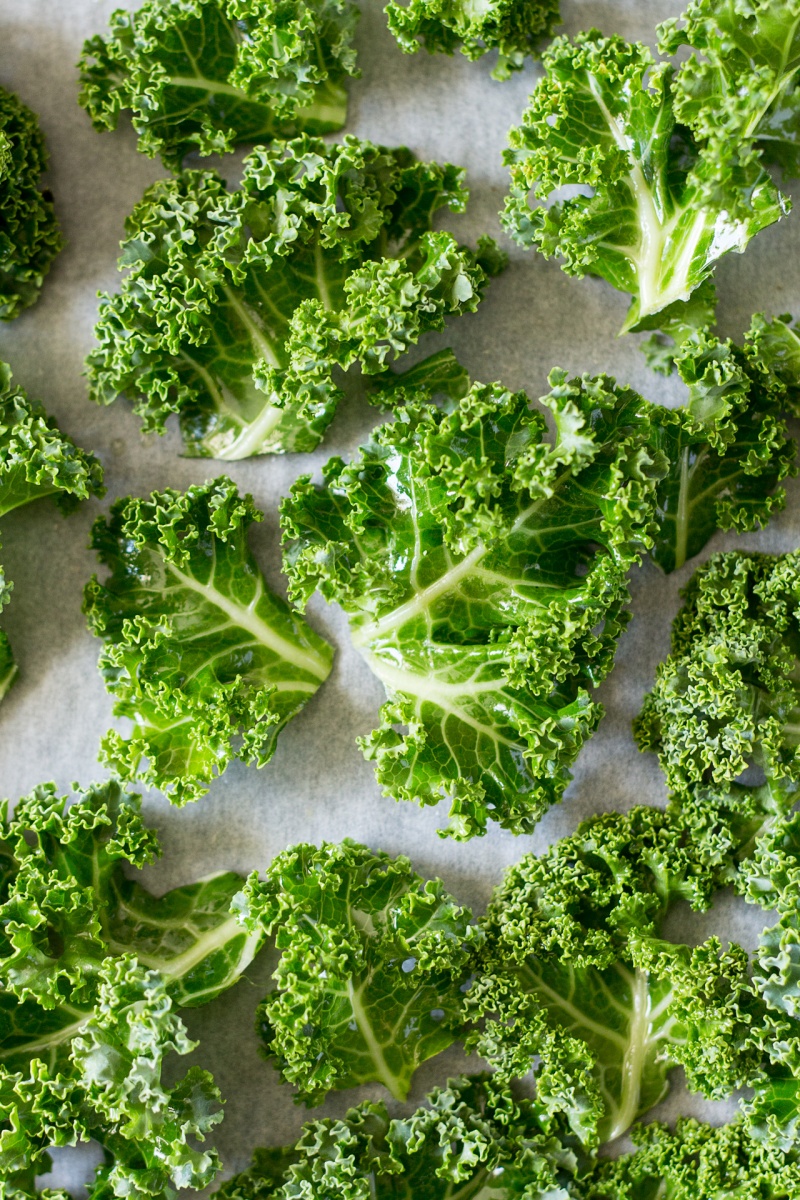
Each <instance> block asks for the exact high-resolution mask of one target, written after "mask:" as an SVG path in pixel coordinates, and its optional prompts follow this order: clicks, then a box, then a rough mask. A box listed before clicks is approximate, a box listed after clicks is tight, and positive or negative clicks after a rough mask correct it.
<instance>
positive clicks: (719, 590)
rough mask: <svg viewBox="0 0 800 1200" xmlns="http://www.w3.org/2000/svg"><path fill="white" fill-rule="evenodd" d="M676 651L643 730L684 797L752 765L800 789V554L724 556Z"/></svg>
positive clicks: (675, 640)
mask: <svg viewBox="0 0 800 1200" xmlns="http://www.w3.org/2000/svg"><path fill="white" fill-rule="evenodd" d="M683 595H684V598H685V603H684V607H683V608H682V609H681V611H680V612H679V614H678V616H677V617H676V619H675V622H674V624H673V630H672V652H671V654H670V655H669V657H668V658H667V659H666V660H665V661H664V662H663V663H661V664H660V665H659V667H658V669H657V671H656V681H655V686H654V687H653V690H652V691H651V692H650V693H649V694H648V695H647V696H646V697H645V700H644V704H643V706H642V711H641V713H640V715H639V716H638V717H637V719H636V721H635V723H634V730H635V734H636V740H637V742H638V744H639V748H640V750H653V751H655V752H656V753H657V754H658V756H659V761H660V763H661V766H662V769H663V770H664V772H665V774H666V776H667V783H668V785H669V787H670V788H671V789H672V790H673V791H674V792H676V793H678V792H680V793H682V792H685V791H687V790H690V789H692V788H694V787H696V786H697V785H698V784H710V783H714V784H719V785H727V784H729V783H731V782H732V781H733V780H735V779H736V778H737V777H738V776H739V775H741V774H742V772H743V771H745V770H746V768H747V767H748V766H756V767H759V768H761V770H762V771H763V772H764V774H765V776H766V778H767V780H769V781H772V782H774V783H775V784H776V785H777V786H779V787H781V786H784V787H786V786H788V787H790V788H795V789H796V787H797V784H798V783H800V750H798V746H800V682H799V681H798V680H799V677H800V671H799V670H798V660H799V659H800V625H798V616H797V613H798V600H800V554H797V553H793V554H785V555H768V554H745V553H741V552H731V553H727V554H716V555H714V556H713V557H712V558H711V559H709V561H708V562H707V563H704V564H703V566H701V567H699V568H698V570H697V571H696V572H695V574H694V575H693V576H692V578H691V580H690V581H689V584H688V585H687V587H686V589H685V590H684V592H683Z"/></svg>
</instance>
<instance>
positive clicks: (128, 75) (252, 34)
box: [78, 0, 358, 170]
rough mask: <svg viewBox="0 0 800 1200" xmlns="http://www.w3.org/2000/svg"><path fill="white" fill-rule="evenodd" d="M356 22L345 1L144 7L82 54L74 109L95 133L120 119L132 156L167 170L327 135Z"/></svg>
mask: <svg viewBox="0 0 800 1200" xmlns="http://www.w3.org/2000/svg"><path fill="white" fill-rule="evenodd" d="M357 19H358V10H357V8H356V6H355V4H353V3H352V2H351V0H145V3H144V4H142V5H141V6H140V7H139V8H138V9H137V11H136V12H134V13H127V12H125V11H124V9H117V11H116V12H114V13H113V14H112V17H111V30H110V35H109V37H108V38H103V37H100V36H96V37H93V38H90V39H89V40H88V41H87V42H86V43H85V44H84V47H83V53H82V55H81V59H80V62H79V64H78V66H79V68H80V71H81V93H80V103H81V104H82V105H83V107H84V108H85V109H86V110H87V112H88V113H89V116H90V117H91V119H92V123H93V125H94V127H95V129H98V130H101V131H102V130H105V129H116V127H117V123H118V121H119V117H120V114H121V113H122V112H125V111H129V112H130V113H131V118H132V121H133V127H134V129H135V130H136V132H137V133H138V135H139V149H140V150H142V151H143V152H144V153H145V154H149V155H150V156H151V157H155V155H157V154H160V155H161V157H162V159H163V161H164V164H165V165H166V166H167V167H170V168H172V169H174V170H179V169H180V167H181V163H182V161H183V159H184V158H185V156H186V155H187V154H188V153H190V152H191V151H196V152H198V153H199V154H203V155H207V154H219V153H223V152H225V151H226V150H232V149H233V148H234V147H235V146H237V145H240V144H241V143H243V142H250V143H253V142H260V143H262V142H268V141H270V140H272V139H273V138H276V137H291V136H293V135H294V134H296V133H300V132H303V131H306V132H308V133H311V134H322V133H331V132H333V131H335V130H337V129H341V127H342V126H343V125H344V123H345V119H346V117H347V91H346V88H345V84H346V81H347V77H348V76H352V75H355V74H357V71H356V66H355V49H354V47H353V45H352V41H353V33H354V30H355V26H356V22H357Z"/></svg>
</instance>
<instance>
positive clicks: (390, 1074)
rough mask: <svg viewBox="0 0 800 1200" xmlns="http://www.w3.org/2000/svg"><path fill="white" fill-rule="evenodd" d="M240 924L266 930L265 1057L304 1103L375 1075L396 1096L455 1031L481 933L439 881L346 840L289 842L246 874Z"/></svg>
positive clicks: (261, 1012) (262, 1021) (261, 1019)
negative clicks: (275, 958)
mask: <svg viewBox="0 0 800 1200" xmlns="http://www.w3.org/2000/svg"><path fill="white" fill-rule="evenodd" d="M240 919H241V921H242V923H243V925H244V926H245V928H246V929H247V930H248V931H249V932H250V933H251V934H252V935H258V934H259V933H260V932H262V931H263V933H266V934H269V933H272V932H274V933H275V940H276V945H277V947H278V949H279V950H280V951H281V958H280V962H279V964H278V967H277V970H276V971H275V974H274V976H273V978H274V979H275V982H276V987H275V989H274V990H273V991H272V992H271V993H270V994H269V995H268V996H267V998H266V1000H265V1001H264V1002H263V1004H262V1006H261V1008H260V1010H259V1021H258V1024H259V1028H260V1031H261V1035H262V1038H263V1040H264V1044H265V1047H266V1052H267V1054H268V1055H269V1056H270V1057H271V1058H273V1059H274V1060H275V1062H276V1065H277V1067H278V1069H279V1071H280V1073H281V1075H282V1076H283V1078H284V1079H286V1080H287V1081H288V1082H290V1083H294V1084H295V1085H296V1086H297V1091H298V1096H299V1097H300V1099H302V1100H304V1101H305V1102H306V1103H308V1104H316V1103H319V1101H321V1100H322V1099H323V1097H324V1096H325V1094H326V1093H327V1092H328V1091H330V1090H331V1089H332V1088H336V1089H340V1088H349V1087H355V1086H356V1085H358V1084H362V1083H368V1082H370V1081H373V1080H374V1081H377V1082H380V1083H382V1084H384V1086H385V1087H386V1088H387V1089H388V1090H389V1092H390V1093H391V1094H392V1095H393V1096H395V1097H397V1098H398V1099H405V1097H406V1095H407V1093H408V1089H409V1085H410V1083H411V1077H412V1075H413V1074H414V1072H415V1070H416V1069H417V1067H418V1066H419V1065H420V1063H422V1062H425V1060H426V1059H428V1058H431V1057H432V1056H433V1055H435V1054H439V1053H440V1052H441V1051H442V1050H444V1049H446V1047H447V1046H449V1045H450V1044H451V1043H452V1042H453V1041H455V1039H456V1038H457V1037H458V1036H459V1033H460V1025H461V1008H462V1001H463V988H464V985H465V984H466V981H467V979H468V976H469V973H470V966H471V963H472V959H473V957H474V952H475V948H476V946H478V945H479V944H480V940H481V935H480V934H479V931H478V930H477V928H476V927H475V926H474V925H473V924H471V919H472V915H471V913H470V911H469V909H466V908H461V907H459V906H458V905H457V904H456V902H455V900H454V899H453V898H452V896H450V895H449V894H448V893H447V892H446V891H445V889H444V885H443V884H442V882H441V880H438V879H433V880H423V879H422V878H421V877H420V876H419V875H418V874H417V873H416V872H415V871H414V870H413V869H412V867H411V864H410V863H409V861H408V859H407V858H403V857H401V858H396V859H393V858H391V857H390V856H389V855H387V854H382V853H373V852H372V851H371V850H368V849H367V847H366V846H361V845H359V844H358V843H356V842H353V841H350V840H349V839H348V840H345V841H344V842H342V843H341V844H340V845H330V844H327V843H326V844H323V845H322V846H321V847H317V846H309V845H300V846H293V847H291V848H290V849H288V850H285V851H283V853H281V854H279V855H278V856H277V857H276V858H275V859H274V860H273V862H272V864H271V865H270V867H269V869H268V871H267V874H266V878H265V879H263V880H262V879H259V878H258V876H257V875H256V874H253V875H252V876H251V877H250V879H249V880H248V881H247V885H246V887H245V891H244V897H243V899H242V901H241V906H240Z"/></svg>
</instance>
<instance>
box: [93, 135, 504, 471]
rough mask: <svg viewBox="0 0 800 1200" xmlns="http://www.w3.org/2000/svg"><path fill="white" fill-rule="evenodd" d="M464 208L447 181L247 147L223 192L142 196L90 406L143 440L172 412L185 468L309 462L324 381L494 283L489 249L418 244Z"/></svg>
mask: <svg viewBox="0 0 800 1200" xmlns="http://www.w3.org/2000/svg"><path fill="white" fill-rule="evenodd" d="M466 199H467V193H466V191H465V189H464V172H463V171H462V170H460V169H459V168H457V167H454V166H450V165H448V164H445V165H441V164H438V163H421V162H417V161H416V160H415V158H414V156H413V155H412V154H411V153H410V152H409V151H408V150H405V149H397V150H388V149H385V148H384V147H379V146H373V145H372V144H371V143H369V142H363V141H359V140H358V139H357V138H353V137H347V138H345V139H344V141H343V142H342V143H340V144H337V145H327V144H326V143H325V142H322V141H320V140H319V139H313V138H308V137H301V138H298V139H296V140H295V141H292V142H289V143H285V144H280V145H277V146H273V147H272V148H270V149H263V148H258V149H256V150H255V151H254V152H253V153H252V154H251V155H250V156H249V157H248V158H247V159H246V161H245V165H244V175H243V179H242V183H241V185H240V187H239V188H237V189H236V190H235V191H232V192H229V191H227V189H226V186H225V183H224V181H223V180H222V179H221V178H220V176H219V175H217V174H216V173H215V172H212V171H187V172H184V173H183V174H182V175H181V176H180V178H178V179H169V180H159V182H157V183H155V184H154V185H153V186H152V187H151V188H149V189H148V190H147V192H146V193H145V196H144V198H143V199H142V201H141V202H140V203H139V204H138V205H137V207H136V208H135V209H134V212H133V213H132V215H131V216H130V217H129V219H128V221H127V224H126V232H127V237H126V241H125V242H124V243H123V256H122V259H121V260H120V266H121V267H122V268H125V269H127V270H128V274H127V275H126V276H125V278H124V280H123V283H122V287H121V290H120V291H119V292H118V293H117V294H116V295H114V296H105V297H104V298H103V299H102V301H101V305H100V318H99V321H98V324H97V327H96V334H97V338H98V341H99V343H100V344H99V346H98V348H97V349H96V350H95V351H94V352H93V353H92V354H91V355H90V356H89V360H88V373H89V379H90V386H91V392H92V395H93V398H94V399H95V400H97V401H98V402H99V403H103V404H110V403H111V402H112V401H113V400H115V399H116V398H117V397H118V396H120V395H125V396H127V397H129V398H130V399H131V400H132V401H133V403H134V408H135V410H136V412H137V413H138V414H139V415H140V416H141V418H142V423H143V427H144V428H145V429H146V430H157V431H159V432H163V429H164V424H165V422H166V420H167V418H168V417H169V416H170V415H171V414H172V413H178V414H179V416H180V422H181V430H182V433H183V438H184V442H185V446H186V452H187V453H188V454H190V455H192V456H197V457H212V458H222V459H226V460H232V459H240V458H246V457H247V456H249V455H252V454H268V453H277V454H280V453H285V452H289V451H292V452H293V451H305V450H313V449H314V447H315V446H317V445H318V443H319V442H320V440H321V439H322V437H323V435H324V433H325V430H326V428H327V427H328V425H329V423H330V421H331V419H332V418H333V415H334V412H335V410H336V406H337V404H338V403H339V400H340V399H341V397H342V390H341V387H340V385H339V379H338V377H339V375H340V371H341V370H347V369H348V368H349V367H351V366H353V365H354V364H355V363H359V364H360V365H361V368H362V370H363V371H364V372H365V374H367V375H370V376H374V375H380V374H381V373H382V372H384V371H386V370H387V369H388V366H389V363H390V362H391V360H392V359H394V358H396V357H397V356H398V355H400V354H402V353H403V352H404V351H405V350H407V349H408V348H409V347H410V346H412V345H415V344H416V342H417V341H418V340H419V338H420V337H421V336H422V334H423V333H425V332H428V331H430V330H435V329H442V328H443V326H444V321H445V318H446V317H447V316H448V315H450V314H454V313H463V312H473V311H474V310H475V309H476V308H477V307H478V304H479V302H480V299H481V296H482V293H483V291H484V288H485V285H486V282H487V278H488V276H489V275H491V274H496V273H497V271H498V270H500V269H501V268H502V266H503V264H504V261H505V260H504V257H503V256H502V255H501V254H500V252H499V251H498V250H497V248H496V246H495V245H494V243H493V242H491V241H490V239H481V240H480V243H479V247H478V251H477V253H473V252H472V251H471V250H469V249H467V248H466V247H463V246H459V245H458V243H457V242H456V239H455V238H454V237H453V235H452V234H450V233H445V232H443V231H440V232H433V231H432V230H431V223H432V219H433V216H434V214H435V213H436V212H437V211H438V210H439V209H441V208H442V207H443V206H445V205H446V206H448V207H449V208H451V209H453V210H454V211H456V212H460V211H462V210H463V209H464V207H465V204H466Z"/></svg>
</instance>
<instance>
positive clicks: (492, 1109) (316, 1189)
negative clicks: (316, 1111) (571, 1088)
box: [215, 1076, 581, 1200]
mask: <svg viewBox="0 0 800 1200" xmlns="http://www.w3.org/2000/svg"><path fill="white" fill-rule="evenodd" d="M560 1133H561V1131H560V1130H557V1129H555V1128H554V1129H552V1130H549V1131H547V1132H545V1131H544V1129H543V1128H542V1125H541V1123H540V1122H539V1120H538V1117H537V1114H536V1111H535V1106H533V1105H531V1103H530V1102H529V1101H521V1102H515V1101H514V1100H513V1099H512V1098H511V1096H510V1094H509V1093H507V1092H505V1091H503V1090H502V1089H500V1088H495V1087H493V1085H492V1083H491V1082H490V1081H487V1080H486V1078H485V1077H484V1076H471V1077H470V1076H459V1077H458V1078H456V1079H451V1080H449V1081H448V1084H447V1087H446V1088H436V1089H435V1090H434V1091H433V1092H432V1093H431V1094H430V1096H428V1097H427V1102H426V1105H425V1106H423V1107H421V1108H418V1109H417V1110H416V1112H414V1113H412V1115H411V1116H410V1117H407V1118H395V1119H393V1120H390V1119H389V1115H388V1113H387V1111H386V1107H385V1105H384V1104H381V1103H377V1104H373V1103H369V1102H366V1101H365V1102H364V1103H362V1104H359V1105H358V1106H357V1107H356V1108H351V1109H349V1111H348V1112H347V1113H346V1114H345V1116H344V1117H343V1118H340V1119H337V1118H330V1117H328V1118H324V1119H322V1120H319V1121H309V1122H308V1123H307V1124H306V1125H305V1126H304V1128H303V1132H302V1135H301V1136H300V1138H299V1140H298V1142H297V1143H296V1145H295V1146H292V1147H287V1148H286V1149H285V1150H257V1151H256V1154H255V1156H254V1160H253V1164H252V1166H251V1167H250V1168H249V1169H248V1170H246V1171H243V1172H241V1174H239V1175H236V1176H235V1177H234V1178H233V1179H231V1180H229V1181H228V1182H227V1183H226V1184H223V1186H222V1187H221V1188H220V1189H219V1191H218V1192H216V1193H215V1195H217V1196H219V1197H220V1200H273V1198H274V1200H290V1197H298V1196H322V1195H324V1196H325V1197H326V1200H368V1198H369V1200H456V1198H458V1200H478V1198H481V1200H489V1197H491V1200H512V1198H516V1197H519V1198H520V1200H522V1197H523V1195H524V1196H525V1198H526V1200H546V1198H547V1197H550V1200H566V1197H567V1192H566V1191H565V1190H562V1189H564V1188H565V1186H566V1185H567V1184H568V1182H569V1181H570V1180H571V1179H572V1178H573V1177H574V1176H575V1174H576V1172H577V1170H578V1168H579V1165H581V1157H579V1153H576V1149H575V1148H574V1146H573V1143H574V1138H573V1139H570V1138H569V1137H561V1136H559V1134H560Z"/></svg>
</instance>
